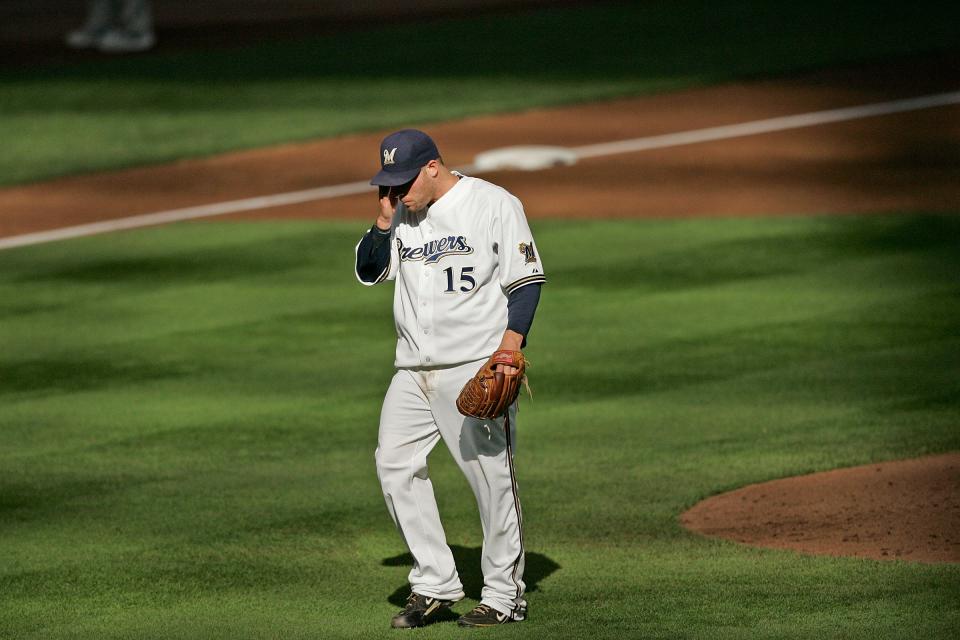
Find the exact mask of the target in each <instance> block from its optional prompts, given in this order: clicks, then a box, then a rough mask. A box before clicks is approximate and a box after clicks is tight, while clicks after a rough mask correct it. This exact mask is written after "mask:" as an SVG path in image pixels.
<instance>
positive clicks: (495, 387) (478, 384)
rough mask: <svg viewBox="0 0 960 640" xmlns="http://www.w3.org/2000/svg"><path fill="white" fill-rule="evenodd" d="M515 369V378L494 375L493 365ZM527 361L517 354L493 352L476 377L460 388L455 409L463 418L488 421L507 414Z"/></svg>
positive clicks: (515, 352) (513, 376)
mask: <svg viewBox="0 0 960 640" xmlns="http://www.w3.org/2000/svg"><path fill="white" fill-rule="evenodd" d="M498 364H503V365H508V366H511V367H516V368H517V373H515V374H512V375H510V374H504V373H498V372H497V365H498ZM526 368H527V361H526V360H525V359H524V357H523V354H522V353H521V352H519V351H506V350H503V351H497V352H496V353H494V354H493V355H492V356H490V359H489V360H487V361H486V363H484V365H483V366H482V367H480V371H478V372H477V375H475V376H473V377H472V378H471V379H470V380H468V381H467V384H465V385H463V390H462V391H460V396H459V397H458V398H457V409H459V410H460V413H462V414H463V415H465V416H471V417H473V418H481V419H483V420H489V419H491V418H496V417H498V416H500V415H502V414H503V413H505V412H506V411H507V409H508V408H509V407H510V405H511V404H513V403H514V401H515V400H516V399H517V395H518V394H519V393H520V383H521V382H522V381H523V379H524V375H525V374H524V372H525V371H526Z"/></svg>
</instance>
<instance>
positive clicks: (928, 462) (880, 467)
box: [680, 452, 960, 562]
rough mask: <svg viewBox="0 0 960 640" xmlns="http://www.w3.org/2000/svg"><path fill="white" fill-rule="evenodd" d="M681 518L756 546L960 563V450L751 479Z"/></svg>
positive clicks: (700, 529)
mask: <svg viewBox="0 0 960 640" xmlns="http://www.w3.org/2000/svg"><path fill="white" fill-rule="evenodd" d="M680 521H681V522H682V523H683V525H684V526H685V527H687V528H688V529H690V530H692V531H695V532H697V533H700V534H702V535H705V536H710V537H718V538H726V539H728V540H734V541H736V542H742V543H744V544H749V545H754V546H758V547H771V548H776V549H793V550H796V551H800V552H803V553H810V554H822V555H831V556H857V557H862V558H874V559H877V560H912V561H918V562H960V452H954V453H948V454H943V455H937V456H930V457H926V458H919V459H916V460H903V461H899V462H884V463H879V464H870V465H865V466H862V467H852V468H849V469H838V470H835V471H827V472H824V473H815V474H812V475H808V476H799V477H795V478H786V479H783V480H774V481H772V482H764V483H762V484H754V485H749V486H746V487H743V488H742V489H737V490H736V491H731V492H729V493H724V494H721V495H718V496H714V497H712V498H708V499H707V500H704V501H703V502H701V503H699V504H697V505H695V506H694V507H693V508H692V509H690V510H689V511H687V512H686V513H684V514H683V515H681V516H680Z"/></svg>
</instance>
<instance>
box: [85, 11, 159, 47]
mask: <svg viewBox="0 0 960 640" xmlns="http://www.w3.org/2000/svg"><path fill="white" fill-rule="evenodd" d="M118 2H119V4H117V5H116V21H115V24H114V27H113V28H112V29H111V30H110V31H108V32H107V33H105V34H104V35H103V38H101V40H100V42H99V44H98V49H100V51H103V52H105V53H135V52H137V51H146V50H147V49H150V48H151V47H153V45H154V44H156V41H157V38H156V36H155V35H154V33H153V11H152V9H151V7H150V0H118Z"/></svg>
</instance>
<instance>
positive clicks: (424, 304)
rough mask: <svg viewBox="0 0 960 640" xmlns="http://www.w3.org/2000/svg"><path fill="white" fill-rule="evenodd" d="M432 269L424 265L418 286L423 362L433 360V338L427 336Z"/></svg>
mask: <svg viewBox="0 0 960 640" xmlns="http://www.w3.org/2000/svg"><path fill="white" fill-rule="evenodd" d="M432 294H433V270H432V269H431V268H430V267H429V266H427V265H424V267H423V280H422V282H421V287H420V309H419V312H418V316H419V319H420V329H421V331H423V354H422V355H423V362H424V364H428V365H429V364H431V363H432V362H433V360H432V358H431V355H430V354H431V353H433V340H432V339H431V338H430V337H429V336H430V331H431V329H432V325H433V307H432V302H433V295H432Z"/></svg>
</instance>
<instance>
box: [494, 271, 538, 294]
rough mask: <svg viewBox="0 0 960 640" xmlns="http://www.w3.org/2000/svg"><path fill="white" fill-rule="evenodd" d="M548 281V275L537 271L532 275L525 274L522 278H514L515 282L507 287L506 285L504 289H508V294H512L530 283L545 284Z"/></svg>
mask: <svg viewBox="0 0 960 640" xmlns="http://www.w3.org/2000/svg"><path fill="white" fill-rule="evenodd" d="M546 281H547V276H545V275H543V274H542V273H536V274H534V275H532V276H525V277H523V278H520V279H519V280H514V281H513V282H511V283H510V284H508V285H507V286H506V287H504V289H503V290H504V291H506V293H507V295H510V294H511V293H513V292H514V291H516V290H517V289H519V288H520V287H525V286H526V285H528V284H543V283H544V282H546Z"/></svg>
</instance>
